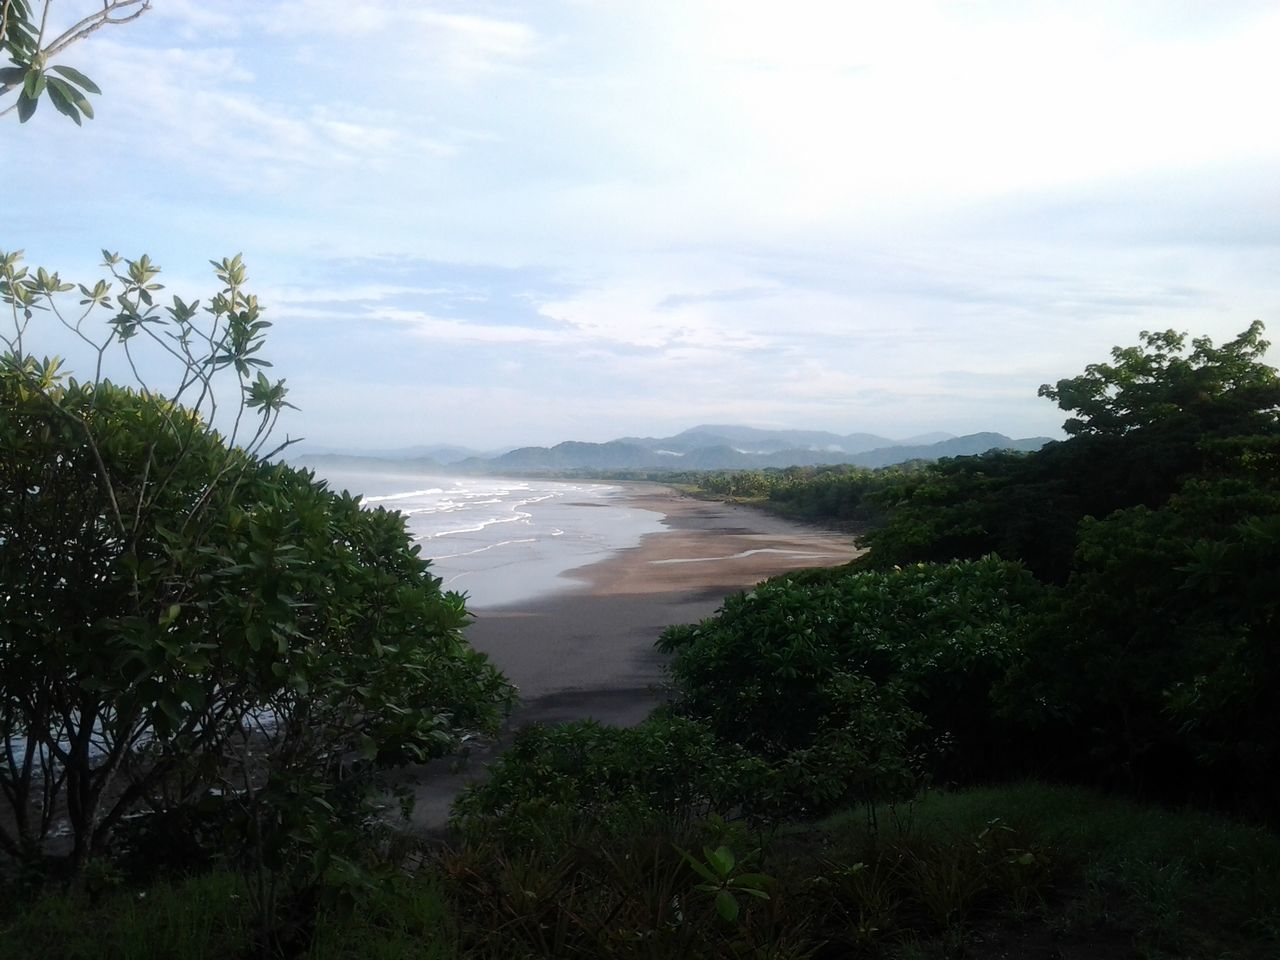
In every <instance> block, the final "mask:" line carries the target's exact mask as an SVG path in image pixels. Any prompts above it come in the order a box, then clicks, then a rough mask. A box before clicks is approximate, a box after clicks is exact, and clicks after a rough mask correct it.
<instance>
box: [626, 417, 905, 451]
mask: <svg viewBox="0 0 1280 960" xmlns="http://www.w3.org/2000/svg"><path fill="white" fill-rule="evenodd" d="M618 442H620V443H630V444H635V445H636V446H640V447H648V448H649V449H650V450H669V451H671V452H672V453H689V452H691V451H694V450H705V449H708V448H713V447H728V448H729V449H731V450H737V451H739V452H740V453H779V452H781V451H783V450H831V451H838V452H842V453H861V452H862V451H864V450H874V449H876V448H878V447H887V446H891V445H892V444H893V443H894V441H892V440H890V439H889V438H888V437H878V436H876V435H875V434H872V433H851V434H847V435H841V434H838V433H828V432H827V431H824V430H763V429H760V428H758V427H738V426H723V425H710V424H703V425H701V426H697V427H691V428H690V429H688V430H685V431H683V432H681V433H677V434H676V435H675V436H673V437H623V438H622V439H621V440H620V441H618Z"/></svg>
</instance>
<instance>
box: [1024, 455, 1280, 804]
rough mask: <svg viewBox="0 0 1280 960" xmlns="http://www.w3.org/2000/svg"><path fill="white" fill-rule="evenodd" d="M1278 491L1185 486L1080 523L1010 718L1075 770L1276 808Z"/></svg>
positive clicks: (1235, 485) (1244, 483)
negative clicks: (1163, 499)
mask: <svg viewBox="0 0 1280 960" xmlns="http://www.w3.org/2000/svg"><path fill="white" fill-rule="evenodd" d="M1278 569H1280V485H1277V484H1270V485H1263V484H1260V483H1256V482H1253V483H1251V482H1249V481H1248V480H1246V479H1244V478H1239V477H1238V478H1235V479H1230V480H1228V479H1220V480H1213V481H1192V482H1189V483H1187V484H1186V485H1185V486H1184V487H1183V489H1182V490H1181V491H1180V492H1179V493H1177V494H1175V495H1174V497H1173V498H1171V499H1170V501H1169V502H1168V504H1166V505H1165V506H1163V507H1161V508H1159V509H1155V510H1152V509H1149V508H1147V507H1134V508H1131V509H1128V510H1121V511H1117V512H1116V513H1114V514H1112V515H1111V516H1109V517H1107V518H1106V519H1103V520H1092V519H1090V520H1087V521H1086V522H1085V523H1084V524H1083V525H1082V527H1081V534H1080V544H1079V547H1078V549H1077V555H1076V565H1075V570H1074V572H1073V574H1072V577H1071V580H1070V582H1069V583H1068V584H1067V586H1066V588H1065V589H1064V591H1063V593H1062V596H1061V598H1060V601H1059V602H1058V604H1057V605H1056V606H1055V608H1054V613H1053V615H1052V616H1050V617H1047V618H1046V619H1045V620H1044V621H1043V622H1042V623H1041V624H1040V625H1039V627H1038V629H1037V630H1036V631H1035V633H1034V635H1033V639H1032V640H1031V642H1030V645H1029V648H1028V657H1027V659H1026V661H1025V662H1024V663H1023V664H1022V665H1021V667H1020V668H1019V669H1018V670H1017V671H1016V672H1015V673H1014V675H1013V676H1012V677H1011V680H1010V684H1009V690H1008V695H1009V696H1010V698H1011V700H1012V702H1013V703H1014V704H1016V707H1015V709H1014V710H1013V716H1014V718H1016V719H1018V720H1020V721H1021V722H1024V723H1032V724H1035V725H1036V726H1037V727H1038V728H1039V729H1040V730H1041V735H1042V736H1044V737H1046V738H1049V739H1050V740H1052V741H1054V742H1060V743H1061V746H1059V747H1058V748H1057V749H1055V750H1053V751H1050V753H1051V754H1052V755H1055V756H1057V757H1058V758H1059V759H1060V760H1062V761H1065V766H1064V770H1071V771H1072V772H1074V773H1075V774H1076V775H1080V774H1082V773H1083V774H1087V775H1093V776H1104V777H1106V778H1108V779H1112V780H1117V781H1121V782H1126V783H1127V784H1129V785H1130V786H1147V787H1151V786H1156V787H1159V788H1160V789H1161V791H1162V792H1168V791H1169V790H1172V789H1176V790H1177V792H1179V793H1181V794H1184V795H1185V794H1187V793H1192V794H1196V795H1199V796H1200V797H1201V798H1202V799H1207V800H1213V801H1215V802H1219V803H1222V802H1229V803H1234V804H1237V805H1238V804H1241V803H1244V804H1248V805H1250V806H1252V807H1254V808H1255V809H1257V810H1260V811H1265V810H1273V809H1274V805H1275V802H1276V800H1278V799H1280V795H1277V794H1276V792H1275V784H1274V783H1273V782H1272V781H1271V778H1270V776H1269V775H1268V774H1267V773H1266V771H1267V770H1270V769H1275V767H1276V765H1277V764H1278V763H1280V723H1278V722H1277V719H1276V714H1275V710H1274V706H1273V704H1272V702H1271V701H1272V698H1273V696H1274V691H1275V690H1276V689H1277V684H1280V659H1278V658H1277V656H1276V650H1275V638H1276V637H1278V636H1280V617H1278V616H1277V604H1278V601H1277V590H1276V588H1277V583H1278V582H1277V579H1276V571H1277V570H1278Z"/></svg>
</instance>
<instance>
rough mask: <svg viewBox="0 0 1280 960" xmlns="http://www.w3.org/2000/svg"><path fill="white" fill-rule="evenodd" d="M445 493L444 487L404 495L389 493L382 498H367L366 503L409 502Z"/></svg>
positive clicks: (407, 491) (414, 491) (411, 491)
mask: <svg viewBox="0 0 1280 960" xmlns="http://www.w3.org/2000/svg"><path fill="white" fill-rule="evenodd" d="M437 493H444V487H431V488H429V489H427V490H406V491H405V492H404V493H388V494H385V495H384V496H381V497H365V498H364V502H365V503H387V502H389V501H392V500H408V499H409V498H411V497H429V496H432V495H433V494H437Z"/></svg>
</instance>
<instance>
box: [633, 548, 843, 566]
mask: <svg viewBox="0 0 1280 960" xmlns="http://www.w3.org/2000/svg"><path fill="white" fill-rule="evenodd" d="M757 553H785V554H787V555H788V556H792V557H802V558H804V559H805V560H819V559H826V558H829V557H834V556H836V554H834V553H811V552H810V551H808V550H783V549H781V548H779V547H760V548H759V549H756V550H743V551H742V552H741V553H732V554H729V555H728V556H725V557H671V558H669V559H666V560H650V561H649V562H650V563H651V564H654V565H655V566H656V565H658V564H665V563H713V562H715V561H717V560H741V559H742V558H743V557H750V556H754V555H755V554H757Z"/></svg>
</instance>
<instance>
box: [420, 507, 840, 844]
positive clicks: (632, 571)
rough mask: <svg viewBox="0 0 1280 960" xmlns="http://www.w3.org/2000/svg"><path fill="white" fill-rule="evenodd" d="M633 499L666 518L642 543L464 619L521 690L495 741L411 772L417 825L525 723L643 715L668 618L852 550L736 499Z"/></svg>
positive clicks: (443, 811) (436, 821)
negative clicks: (458, 760) (464, 759)
mask: <svg viewBox="0 0 1280 960" xmlns="http://www.w3.org/2000/svg"><path fill="white" fill-rule="evenodd" d="M623 496H625V498H626V500H627V502H628V504H629V505H631V506H634V507H636V508H638V509H642V510H646V511H652V512H654V513H655V514H658V515H660V516H661V518H662V519H661V529H660V530H659V531H658V532H652V533H648V534H645V535H644V536H643V537H642V538H641V539H640V542H639V544H638V545H637V546H634V547H630V548H627V549H623V550H620V551H617V552H615V553H613V554H611V555H609V556H608V557H606V558H605V559H603V560H601V561H599V562H596V563H592V564H588V565H586V566H583V567H579V568H577V569H574V570H570V571H568V572H567V573H565V574H564V577H565V578H567V580H568V581H569V585H568V586H567V587H566V588H562V589H560V590H557V591H556V592H553V593H550V594H547V595H544V596H541V597H535V598H531V599H527V600H524V601H521V602H519V603H513V604H507V605H495V606H491V607H477V608H476V609H475V610H474V613H475V617H476V619H475V622H474V623H473V624H472V625H471V627H470V628H469V629H468V636H469V638H470V640H471V643H472V645H473V646H474V647H475V648H476V649H478V650H481V651H483V652H484V653H486V654H488V655H489V656H490V658H491V659H492V660H493V662H494V663H495V664H496V665H497V666H498V668H499V669H501V670H502V671H503V672H504V673H505V674H506V675H507V676H508V677H509V678H510V679H511V680H512V681H513V682H514V683H515V684H516V685H517V686H518V687H519V688H520V703H519V705H518V706H517V707H516V709H515V710H514V711H513V712H512V715H511V719H510V722H509V723H508V725H507V731H506V733H505V734H504V735H503V737H501V738H500V739H499V741H498V743H497V744H489V745H486V746H484V747H481V748H477V749H476V750H474V751H473V753H472V755H471V757H470V761H469V762H468V763H467V764H466V765H465V766H464V767H463V768H462V769H461V770H453V769H452V764H450V763H437V764H432V765H430V766H429V767H428V768H426V769H424V770H421V771H417V772H416V773H415V774H414V775H413V776H412V778H411V779H410V781H409V783H408V784H406V785H409V786H411V787H412V789H413V792H414V794H415V797H416V805H415V810H414V816H413V823H414V825H415V826H416V827H417V828H419V829H422V830H428V831H429V830H435V829H438V828H439V827H441V826H443V824H444V822H445V820H446V819H447V815H448V806H449V803H450V802H451V801H452V799H453V797H454V796H455V795H456V794H457V792H458V790H460V789H461V788H462V786H463V785H464V784H465V783H467V782H469V781H470V780H473V779H476V778H477V777H479V776H482V775H483V766H484V764H485V762H486V761H487V760H488V759H489V758H490V757H491V756H493V754H494V753H496V752H498V751H499V750H501V748H502V746H503V745H504V744H505V743H506V742H509V738H510V737H511V736H512V735H513V734H514V732H515V731H517V730H518V729H519V728H520V727H522V726H524V725H526V724H529V723H534V722H539V723H562V722H565V721H570V720H579V719H586V718H591V719H595V720H599V721H601V722H602V723H610V724H618V725H630V724H635V723H639V722H640V721H641V720H643V719H644V718H645V716H647V715H648V713H649V712H650V711H651V710H652V709H653V708H654V707H655V706H656V705H658V704H659V703H660V702H661V701H662V699H663V693H662V689H661V686H662V682H663V673H662V667H663V662H662V657H661V655H660V654H659V653H658V652H657V650H655V649H654V641H656V640H657V639H658V636H659V634H661V632H662V630H663V629H664V628H665V627H668V626H671V625H673V624H680V623H691V622H695V621H697V620H701V619H703V618H704V617H708V616H710V615H712V614H714V613H715V612H716V610H717V609H718V608H719V607H720V605H721V603H722V602H723V601H724V598H725V597H726V596H728V595H730V594H732V593H735V592H737V591H740V590H745V589H750V588H751V587H752V586H753V585H755V584H756V583H758V582H759V581H761V580H763V579H765V578H767V577H771V576H774V575H776V574H779V573H785V572H786V571H788V570H797V569H802V568H805V567H818V566H835V565H837V564H841V563H845V562H847V561H849V560H850V559H852V558H853V557H854V556H855V555H856V551H855V550H854V547H853V543H852V538H851V537H850V536H849V535H848V534H841V533H835V532H831V531H828V530H823V529H820V528H816V527H809V526H805V525H801V524H797V523H794V522H792V521H788V520H784V519H782V518H779V517H774V516H772V515H770V514H766V513H764V512H762V511H760V510H756V509H753V508H750V507H743V506H739V505H736V504H728V503H721V502H716V501H707V500H698V499H695V498H692V497H687V496H684V495H681V494H679V493H678V492H676V491H674V490H671V489H670V488H667V487H660V486H657V485H653V484H633V485H628V486H627V487H626V488H625V490H624V491H623Z"/></svg>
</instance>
